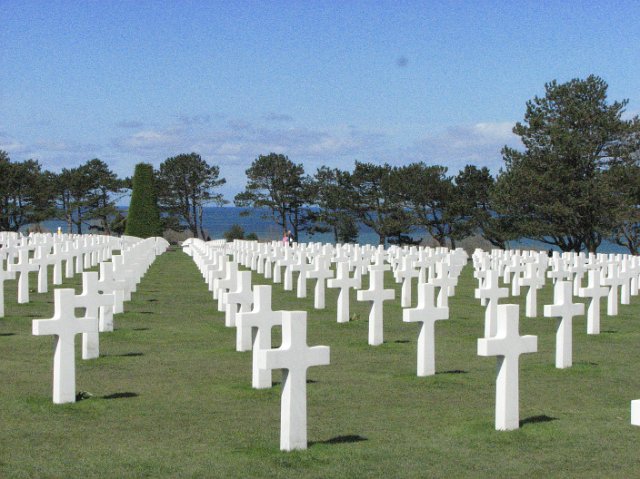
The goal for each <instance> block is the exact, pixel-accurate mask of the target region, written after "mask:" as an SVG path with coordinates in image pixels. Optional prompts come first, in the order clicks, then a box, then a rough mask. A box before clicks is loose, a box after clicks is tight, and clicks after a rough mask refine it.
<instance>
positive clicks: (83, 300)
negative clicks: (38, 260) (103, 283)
mask: <svg viewBox="0 0 640 479" xmlns="http://www.w3.org/2000/svg"><path fill="white" fill-rule="evenodd" d="M74 300H75V307H76V308H85V313H84V317H85V318H98V331H99V332H103V331H113V322H112V324H111V329H109V324H107V323H108V321H109V318H113V306H114V304H115V295H114V294H104V293H101V292H100V287H99V286H98V272H97V271H85V272H83V273H82V293H81V294H80V295H78V296H74ZM99 332H97V331H96V332H92V333H89V332H87V333H82V359H95V358H97V357H98V356H100V336H99Z"/></svg>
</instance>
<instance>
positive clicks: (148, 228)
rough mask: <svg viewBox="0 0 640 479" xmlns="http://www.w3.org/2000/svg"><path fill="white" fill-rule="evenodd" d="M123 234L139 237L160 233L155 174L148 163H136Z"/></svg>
mask: <svg viewBox="0 0 640 479" xmlns="http://www.w3.org/2000/svg"><path fill="white" fill-rule="evenodd" d="M125 234H127V235H131V236H137V237H139V238H149V237H152V236H160V235H161V234H162V227H161V223H160V209H159V208H158V195H157V191H156V182H155V175H154V172H153V166H151V165H150V164H147V163H138V164H137V165H136V168H135V172H134V174H133V180H132V190H131V203H130V205H129V212H128V214H127V222H126V227H125Z"/></svg>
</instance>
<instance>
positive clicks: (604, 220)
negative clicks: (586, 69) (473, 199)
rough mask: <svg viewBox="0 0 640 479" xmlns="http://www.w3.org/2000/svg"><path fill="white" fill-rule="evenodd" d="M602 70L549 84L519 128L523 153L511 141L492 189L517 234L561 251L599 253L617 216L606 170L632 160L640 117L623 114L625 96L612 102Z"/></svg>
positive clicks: (531, 103)
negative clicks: (623, 118)
mask: <svg viewBox="0 0 640 479" xmlns="http://www.w3.org/2000/svg"><path fill="white" fill-rule="evenodd" d="M607 88H608V87H607V84H606V83H605V82H604V81H603V80H602V79H600V78H598V77H596V76H593V75H592V76H589V77H588V78H587V79H586V80H580V79H574V80H571V81H569V82H567V83H564V84H558V83H557V82H555V81H553V82H551V83H548V84H547V85H545V90H546V93H545V96H544V97H542V98H539V97H535V98H534V99H533V100H531V101H529V102H527V110H526V113H525V117H524V122H523V123H517V124H516V126H515V127H514V129H513V131H514V133H515V134H517V135H518V136H519V137H520V139H521V140H522V143H523V145H524V147H525V150H524V151H518V150H515V149H513V148H509V147H505V148H504V149H503V150H502V154H503V158H504V161H505V169H504V171H503V172H502V173H501V174H500V175H499V177H498V179H497V183H496V187H495V189H494V191H493V200H494V204H495V207H496V210H497V212H498V213H499V214H500V215H502V216H504V217H506V218H508V219H509V220H511V222H512V224H513V225H514V226H517V231H516V232H517V233H518V234H519V235H522V236H527V237H530V238H534V239H537V240H539V241H543V242H546V243H549V244H552V245H556V246H558V247H559V248H560V249H562V250H563V251H571V250H572V251H580V250H581V249H584V248H586V249H587V250H589V251H596V249H597V247H598V246H599V245H600V242H601V241H602V239H603V238H605V237H607V236H609V235H611V233H612V232H613V230H614V229H615V227H616V225H617V224H618V222H619V219H620V214H621V213H623V210H624V208H622V209H621V208H620V206H621V203H620V198H619V196H618V195H617V194H616V192H615V191H613V190H612V189H611V183H610V182H609V181H608V180H607V178H606V171H607V170H608V169H609V168H610V167H612V166H613V165H616V164H624V163H628V162H631V161H632V159H631V154H632V153H633V152H634V151H638V147H639V145H638V132H639V131H640V122H638V119H637V117H636V118H634V119H633V120H622V113H623V112H624V107H625V105H626V104H627V101H626V100H625V101H623V102H613V103H612V104H608V103H607Z"/></svg>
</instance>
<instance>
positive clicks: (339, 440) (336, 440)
mask: <svg viewBox="0 0 640 479" xmlns="http://www.w3.org/2000/svg"><path fill="white" fill-rule="evenodd" d="M362 441H368V439H367V438H366V437H364V436H360V435H358V434H348V435H346V436H336V437H332V438H331V439H327V440H326V441H310V442H309V447H312V446H315V445H316V444H348V443H353V442H362Z"/></svg>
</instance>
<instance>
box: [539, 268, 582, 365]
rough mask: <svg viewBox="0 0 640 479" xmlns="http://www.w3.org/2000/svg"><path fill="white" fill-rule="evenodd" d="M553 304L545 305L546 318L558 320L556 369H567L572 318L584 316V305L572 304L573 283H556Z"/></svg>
mask: <svg viewBox="0 0 640 479" xmlns="http://www.w3.org/2000/svg"><path fill="white" fill-rule="evenodd" d="M553 301H554V303H553V304H548V305H545V307H544V315H545V317H547V318H551V317H557V318H560V322H559V323H558V330H557V332H556V368H559V369H562V368H569V367H571V364H572V363H573V326H572V322H573V317H574V316H578V315H581V314H584V304H582V303H574V302H573V282H572V281H560V280H558V281H556V284H555V286H554V287H553Z"/></svg>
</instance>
